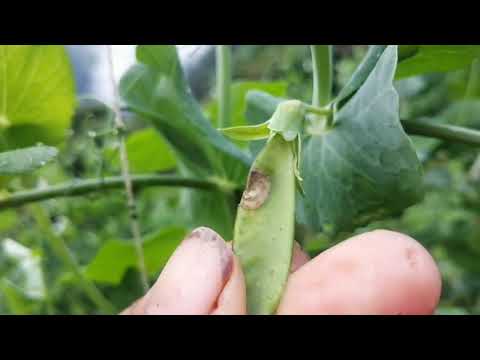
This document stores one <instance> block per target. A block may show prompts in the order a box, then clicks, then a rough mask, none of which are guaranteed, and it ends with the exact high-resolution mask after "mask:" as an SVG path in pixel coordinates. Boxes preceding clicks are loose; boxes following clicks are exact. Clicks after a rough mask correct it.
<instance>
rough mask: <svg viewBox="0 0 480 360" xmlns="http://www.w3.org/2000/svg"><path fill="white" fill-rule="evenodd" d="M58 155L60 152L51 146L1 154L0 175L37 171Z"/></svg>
mask: <svg viewBox="0 0 480 360" xmlns="http://www.w3.org/2000/svg"><path fill="white" fill-rule="evenodd" d="M57 154H58V150H57V149H56V148H54V147H49V146H35V147H31V148H26V149H19V150H12V151H7V152H3V153H0V175H20V174H25V173H28V172H31V171H33V170H36V169H38V168H40V167H42V166H44V165H46V164H47V163H48V162H49V161H51V160H53V159H54V158H55V157H56V156H57Z"/></svg>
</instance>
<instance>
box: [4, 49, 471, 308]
mask: <svg viewBox="0 0 480 360" xmlns="http://www.w3.org/2000/svg"><path fill="white" fill-rule="evenodd" d="M335 50H336V51H335V80H336V81H335V84H334V92H335V93H338V92H339V90H340V89H342V88H343V86H344V85H346V84H347V82H348V81H349V79H350V77H351V75H352V74H353V72H354V70H355V69H356V67H357V66H358V65H359V64H360V63H361V61H362V59H363V57H364V55H365V54H366V52H367V48H366V47H365V46H359V45H355V46H353V47H352V46H338V47H336V48H335ZM433 50H435V49H433ZM433 50H432V49H431V48H429V47H428V46H426V47H425V48H421V49H417V50H416V51H413V52H407V53H406V55H405V54H403V55H402V56H406V57H408V59H407V60H408V61H409V62H411V63H412V64H413V65H412V66H411V67H410V68H405V67H403V68H401V71H400V74H401V75H402V77H404V78H402V79H399V80H397V81H396V82H395V88H396V89H397V91H398V93H399V95H400V115H401V118H402V119H424V120H425V121H431V122H434V123H448V124H455V125H461V126H467V127H471V128H475V129H479V130H480V69H479V66H478V64H477V63H476V62H473V64H472V63H471V60H472V59H474V58H475V57H476V56H477V53H476V52H475V51H473V50H471V49H464V51H465V55H464V56H463V60H462V61H460V62H459V61H456V60H455V59H453V60H451V61H450V60H449V59H448V58H447V59H446V60H445V61H446V63H447V65H444V66H443V67H438V64H436V65H435V66H436V68H433V69H432V70H435V71H436V70H439V71H447V70H448V72H442V73H429V74H426V75H418V76H411V77H406V76H407V75H416V71H418V72H420V73H421V72H423V68H422V67H423V66H424V65H421V66H420V65H419V64H420V63H421V64H424V63H425V62H421V59H422V57H424V58H426V59H427V60H428V61H431V59H432V58H433V59H437V61H436V62H437V63H438V61H440V60H438V59H441V54H437V53H435V52H434V51H433ZM467 56H470V61H465V58H466V57H467ZM425 66H426V65H425ZM233 69H234V80H235V83H234V85H233V87H232V97H233V104H234V109H233V112H234V120H233V123H234V124H235V125H242V124H245V123H246V120H245V119H246V117H245V116H244V114H245V111H246V109H247V108H246V103H245V95H246V93H247V92H248V90H251V89H260V90H263V91H265V92H268V93H270V94H272V95H274V96H277V97H291V98H298V99H302V100H305V101H309V99H311V96H312V93H311V92H312V64H311V61H310V55H309V49H308V47H306V46H295V45H293V46H279V45H271V46H242V47H240V48H239V50H238V51H237V52H236V53H235V57H234V66H233ZM84 105H85V104H82V103H81V102H80V103H79V104H78V106H77V111H76V113H75V115H74V116H73V118H72V124H71V130H72V131H71V132H69V134H68V136H67V137H66V138H65V140H64V141H63V142H60V143H58V142H57V143H56V145H57V146H58V149H59V151H60V153H59V157H58V158H57V161H54V162H52V163H49V164H47V165H46V166H44V167H43V168H41V169H39V170H36V171H35V172H33V173H31V174H29V175H25V176H16V177H8V178H7V177H3V178H0V183H1V184H2V186H1V187H0V188H1V190H0V198H1V196H2V194H7V192H8V193H13V192H15V191H20V190H25V189H32V188H35V187H37V186H42V185H45V184H49V185H53V184H58V183H63V182H66V181H70V180H72V179H79V178H101V177H103V176H111V175H118V174H119V173H120V167H119V161H118V149H117V137H116V136H115V134H114V133H113V131H112V130H113V128H114V124H113V119H112V114H111V112H110V111H109V110H108V109H104V108H102V107H101V106H100V107H95V110H85V109H86V108H87V107H86V106H84ZM201 112H202V114H201V115H198V116H204V119H206V121H211V122H212V124H215V123H216V114H217V107H216V104H215V89H214V88H212V89H211V96H210V97H209V98H208V99H207V100H206V101H205V102H204V103H202V104H201ZM126 120H127V125H128V129H127V131H128V142H127V146H128V150H129V155H130V159H131V162H132V172H133V173H139V174H141V173H151V172H154V173H165V174H175V173H181V174H185V169H184V168H182V167H181V165H180V163H179V162H178V161H177V160H178V159H177V156H178V153H176V152H175V151H173V149H172V148H171V146H169V145H168V143H167V142H166V139H165V138H164V137H163V136H162V134H160V133H158V132H155V131H153V128H152V127H151V126H152V125H151V122H149V121H146V119H144V118H140V117H137V116H135V115H131V116H129V117H128V118H127V119H126ZM264 120H266V119H264ZM186 121H187V120H186ZM62 131H63V130H62ZM25 134H26V135H25V136H28V134H27V132H25ZM30 134H31V133H30ZM15 136H21V133H20V135H18V134H16V135H15ZM192 136H194V135H192ZM411 138H412V140H413V144H414V148H415V151H416V152H417V155H418V157H419V159H420V161H421V162H422V164H423V166H424V173H425V174H424V185H425V191H426V194H425V197H424V199H423V200H422V201H421V202H420V203H418V204H417V205H414V206H412V207H410V208H408V209H407V210H406V211H404V212H403V213H402V214H400V215H398V216H395V217H391V218H387V219H385V220H382V221H379V222H375V223H373V224H370V225H369V226H367V227H364V228H360V229H357V230H356V231H355V232H354V233H359V232H364V231H368V230H372V229H377V228H386V229H391V230H396V231H400V232H403V233H406V234H408V235H410V236H412V237H414V238H415V239H417V240H418V241H420V242H421V243H422V244H423V245H424V246H426V247H427V248H428V249H429V250H430V251H431V253H432V254H433V256H434V257H435V259H436V260H437V261H438V263H439V265H440V268H441V271H442V276H443V281H444V289H443V295H442V301H441V307H440V308H439V309H438V313H439V314H479V313H480V160H479V153H480V152H479V150H478V149H475V148H473V147H469V146H466V145H459V144H452V143H447V142H443V141H439V140H435V139H427V138H421V137H411ZM27 142H28V143H29V144H30V143H31V142H32V141H30V140H29V141H27ZM33 143H35V142H33ZM238 145H240V144H238ZM252 147H253V148H254V147H255V144H253V145H252ZM2 150H3V149H2ZM229 171H230V170H229ZM229 174H231V173H229ZM229 176H230V175H229ZM235 200H236V199H231V201H233V202H235ZM192 201H201V202H202V203H204V204H205V199H200V200H198V199H197V200H192V197H190V196H187V195H186V192H185V191H184V190H181V189H178V188H175V189H174V188H149V189H146V190H143V191H142V192H138V193H137V203H138V207H139V213H140V217H139V219H140V226H141V229H142V234H143V236H144V250H145V253H146V258H147V259H146V261H147V269H148V272H149V276H150V280H151V281H152V282H153V281H154V280H155V278H156V277H157V276H158V274H159V273H160V271H161V270H162V267H163V266H164V265H165V263H166V261H167V260H168V258H169V256H170V255H171V253H172V252H173V250H174V249H175V247H176V246H177V245H178V243H179V242H180V241H181V240H182V238H183V236H184V235H185V234H186V233H187V232H188V231H190V230H191V229H192V228H193V227H195V226H197V225H198V223H197V221H198V219H192V216H191V208H192V206H194V205H192ZM229 201H230V200H229ZM206 204H208V203H206ZM210 206H212V208H214V207H215V203H214V202H213V203H211V204H210ZM212 214H213V215H212V216H215V212H212ZM217 221H218V219H217ZM225 221H229V220H225ZM352 234H353V233H342V234H340V235H338V236H336V237H328V236H327V235H326V234H322V233H320V234H303V233H302V232H300V231H299V234H298V240H299V241H301V242H302V243H303V246H304V247H305V248H306V249H307V250H308V251H309V253H310V254H311V255H312V256H315V255H317V254H318V253H320V252H321V251H323V250H324V249H326V248H328V247H330V246H332V245H334V244H335V243H338V242H339V241H342V240H343V239H345V238H346V237H349V236H351V235H352ZM52 239H54V240H55V239H57V240H58V239H61V240H62V241H63V242H64V243H65V244H66V245H67V246H68V248H69V249H70V252H71V254H72V255H73V257H74V258H75V261H76V262H77V263H78V264H79V268H80V270H81V273H82V276H84V278H85V279H87V280H88V281H89V282H91V284H94V285H95V286H96V287H97V288H98V289H99V290H100V291H101V293H102V294H103V295H104V297H105V298H106V299H108V301H109V302H111V304H112V306H113V308H114V309H115V311H119V310H121V309H122V308H124V307H126V306H128V305H129V304H130V303H131V302H132V301H134V300H135V299H137V298H138V297H139V296H141V294H142V288H141V285H140V282H139V277H138V273H137V270H136V257H135V256H136V255H135V252H134V247H133V243H132V240H131V235H130V228H129V218H128V212H127V208H126V206H125V195H124V192H123V191H122V190H118V191H117V190H114V191H108V192H101V193H94V194H92V195H88V196H82V197H78V198H74V199H52V200H48V201H44V202H40V203H36V204H32V205H26V206H23V207H21V208H18V209H9V210H2V211H0V313H2V314H95V313H105V310H104V309H103V308H101V307H100V306H99V304H98V303H97V302H93V301H92V298H91V296H88V295H87V294H88V292H87V291H85V284H83V283H82V282H81V281H80V280H79V276H78V274H76V273H75V272H74V271H72V268H71V267H68V266H66V264H65V262H64V261H62V260H61V259H60V258H59V256H58V251H56V249H55V247H53V246H52V244H54V243H55V241H52ZM57 250H58V249H57Z"/></svg>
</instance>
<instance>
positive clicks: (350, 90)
mask: <svg viewBox="0 0 480 360" xmlns="http://www.w3.org/2000/svg"><path fill="white" fill-rule="evenodd" d="M386 48H387V46H386V45H372V46H371V47H370V48H369V50H368V52H367V55H366V56H365V59H364V60H363V62H362V63H361V64H360V66H359V67H358V68H357V70H355V72H354V73H353V75H352V78H351V79H350V81H349V82H348V83H347V85H345V87H344V88H343V89H342V90H341V91H340V93H339V94H338V96H337V97H336V99H335V101H334V102H335V103H337V104H338V105H339V106H338V107H341V106H342V105H343V104H344V103H345V102H346V101H347V100H348V99H349V98H350V97H351V96H352V95H353V94H354V93H355V92H356V91H357V90H358V89H359V88H360V87H361V86H362V85H363V83H364V82H365V81H366V80H367V78H368V76H369V75H370V73H371V72H372V70H373V69H374V68H375V65H377V62H378V60H379V59H380V56H382V54H383V52H384V51H385V49H386Z"/></svg>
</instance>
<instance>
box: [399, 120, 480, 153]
mask: <svg viewBox="0 0 480 360" xmlns="http://www.w3.org/2000/svg"><path fill="white" fill-rule="evenodd" d="M402 125H403V127H404V129H405V131H406V132H407V133H408V134H410V135H419V136H425V137H430V138H436V139H440V140H445V141H451V142H457V143H462V144H466V145H473V146H479V147H480V131H478V130H474V129H469V128H464V127H460V126H453V125H440V124H431V123H428V122H426V121H418V120H402Z"/></svg>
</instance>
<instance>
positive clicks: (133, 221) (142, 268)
mask: <svg viewBox="0 0 480 360" xmlns="http://www.w3.org/2000/svg"><path fill="white" fill-rule="evenodd" d="M107 54H108V63H109V68H110V79H111V82H112V91H113V111H114V113H115V127H116V129H117V134H118V143H119V152H120V162H121V168H122V176H123V179H124V183H125V193H126V196H127V206H128V210H129V214H130V228H131V232H132V236H133V241H134V243H135V250H136V253H137V257H138V268H139V272H140V280H141V282H142V285H143V288H144V290H145V292H147V291H148V289H149V287H150V285H149V283H148V274H147V268H146V265H145V256H144V254H143V247H142V236H141V231H140V223H139V220H138V218H139V215H138V209H137V204H136V202H135V196H134V193H133V187H132V181H131V178H130V169H129V162H128V154H127V146H126V141H125V124H124V122H123V119H122V113H121V110H120V96H119V94H118V89H117V84H116V81H115V68H114V64H113V51H112V45H107Z"/></svg>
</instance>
